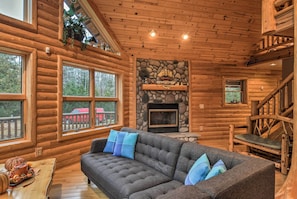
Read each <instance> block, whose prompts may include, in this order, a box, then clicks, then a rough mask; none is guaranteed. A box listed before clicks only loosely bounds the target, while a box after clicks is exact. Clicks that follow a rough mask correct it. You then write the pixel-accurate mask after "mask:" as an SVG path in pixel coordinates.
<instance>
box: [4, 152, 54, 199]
mask: <svg viewBox="0 0 297 199" xmlns="http://www.w3.org/2000/svg"><path fill="white" fill-rule="evenodd" d="M28 162H30V163H32V167H33V169H34V170H35V171H37V173H35V177H34V178H31V179H28V180H27V181H28V182H27V181H24V182H23V183H21V184H19V185H17V186H16V187H13V188H12V189H11V190H10V191H8V192H7V193H4V194H1V195H0V199H10V198H17V199H33V198H34V199H45V198H48V195H49V190H50V187H51V183H52V179H53V175H54V171H55V167H56V159H55V158H51V159H45V160H38V161H28ZM3 168H4V164H0V170H2V169H3Z"/></svg>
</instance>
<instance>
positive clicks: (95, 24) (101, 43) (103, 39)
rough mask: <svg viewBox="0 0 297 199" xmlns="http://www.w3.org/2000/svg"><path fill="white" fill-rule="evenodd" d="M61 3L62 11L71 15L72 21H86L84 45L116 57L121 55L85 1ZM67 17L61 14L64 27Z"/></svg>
mask: <svg viewBox="0 0 297 199" xmlns="http://www.w3.org/2000/svg"><path fill="white" fill-rule="evenodd" d="M63 2H64V3H63V9H64V10H65V11H67V12H68V13H71V16H72V17H71V18H72V19H77V18H78V17H80V18H81V19H83V18H84V17H85V18H87V19H88V20H86V21H84V20H83V24H84V27H85V29H86V32H85V35H84V38H83V42H84V43H87V44H89V45H92V46H93V47H96V48H100V49H102V50H104V51H108V52H112V53H114V54H117V55H120V54H121V53H120V47H119V45H118V44H117V43H116V42H115V40H114V39H112V37H111V36H110V35H109V33H108V31H107V30H106V28H105V27H104V25H103V23H102V22H101V21H100V20H99V18H98V16H97V14H96V13H95V12H94V10H93V8H92V7H91V6H90V5H89V3H88V2H87V1H71V0H64V1H63ZM67 17H69V15H68V16H67V15H64V14H63V22H64V25H65V21H69V20H68V19H67ZM73 21H75V20H73Z"/></svg>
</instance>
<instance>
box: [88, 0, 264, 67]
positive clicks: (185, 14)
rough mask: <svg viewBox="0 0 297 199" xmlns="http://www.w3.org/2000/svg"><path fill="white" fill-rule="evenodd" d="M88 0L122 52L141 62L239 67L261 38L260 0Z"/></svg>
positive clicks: (246, 59)
mask: <svg viewBox="0 0 297 199" xmlns="http://www.w3.org/2000/svg"><path fill="white" fill-rule="evenodd" d="M88 1H89V3H90V4H91V5H92V6H93V8H94V10H95V11H96V12H97V13H98V15H99V17H103V18H104V20H105V21H106V22H107V25H108V26H109V28H110V30H111V31H112V32H113V34H114V35H115V36H116V38H117V39H118V42H119V43H120V45H121V46H122V48H123V50H124V51H125V52H126V53H128V55H130V56H135V57H137V58H155V59H178V60H180V59H190V60H200V61H201V62H212V63H220V64H226V65H241V64H243V63H245V62H247V61H248V59H249V57H250V56H251V55H252V53H253V51H254V50H255V49H256V46H255V44H256V43H257V42H258V41H259V40H260V38H261V1H260V0H249V1H246V0H110V1H107V0H88ZM152 29H154V30H155V31H156V33H157V36H156V37H155V38H151V37H150V36H149V32H150V31H151V30H152ZM183 33H188V34H189V36H190V37H189V39H188V40H186V41H183V40H182V38H181V36H182V34H183Z"/></svg>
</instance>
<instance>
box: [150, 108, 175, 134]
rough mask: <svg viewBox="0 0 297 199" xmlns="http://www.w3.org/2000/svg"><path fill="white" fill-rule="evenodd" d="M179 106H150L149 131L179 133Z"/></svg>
mask: <svg viewBox="0 0 297 199" xmlns="http://www.w3.org/2000/svg"><path fill="white" fill-rule="evenodd" d="M178 121H179V112H178V104H148V131H150V132H160V133H164V132H178V130H179V129H178V123H179V122H178Z"/></svg>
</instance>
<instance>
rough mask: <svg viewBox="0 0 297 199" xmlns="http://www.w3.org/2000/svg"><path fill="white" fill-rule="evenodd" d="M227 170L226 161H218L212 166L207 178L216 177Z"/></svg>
mask: <svg viewBox="0 0 297 199" xmlns="http://www.w3.org/2000/svg"><path fill="white" fill-rule="evenodd" d="M226 170H227V168H226V166H225V164H224V162H223V161H222V160H219V161H217V162H216V163H215V164H214V165H213V167H212V168H211V170H210V172H209V173H208V174H207V176H206V177H205V180H208V179H209V178H212V177H215V176H217V175H219V174H222V173H224V172H225V171H226Z"/></svg>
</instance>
